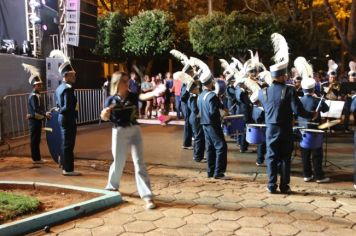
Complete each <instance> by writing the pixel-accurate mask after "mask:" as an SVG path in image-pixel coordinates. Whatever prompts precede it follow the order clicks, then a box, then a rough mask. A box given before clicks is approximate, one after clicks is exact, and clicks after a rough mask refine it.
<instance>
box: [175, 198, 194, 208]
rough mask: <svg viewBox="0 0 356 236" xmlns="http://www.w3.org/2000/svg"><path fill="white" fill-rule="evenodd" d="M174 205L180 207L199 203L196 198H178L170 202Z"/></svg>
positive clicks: (188, 206)
mask: <svg viewBox="0 0 356 236" xmlns="http://www.w3.org/2000/svg"><path fill="white" fill-rule="evenodd" d="M170 204H171V205H173V206H174V207H176V206H179V207H178V208H190V207H193V206H195V205H197V204H196V203H195V202H194V200H189V199H176V200H174V201H173V202H170Z"/></svg>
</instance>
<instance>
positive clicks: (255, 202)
mask: <svg viewBox="0 0 356 236" xmlns="http://www.w3.org/2000/svg"><path fill="white" fill-rule="evenodd" d="M240 204H241V205H242V206H243V207H246V208H251V207H252V208H254V207H256V208H258V207H264V206H266V205H267V203H265V202H264V201H261V200H246V199H245V200H243V201H242V202H240Z"/></svg>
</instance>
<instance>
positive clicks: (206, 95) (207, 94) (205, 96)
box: [203, 91, 216, 101]
mask: <svg viewBox="0 0 356 236" xmlns="http://www.w3.org/2000/svg"><path fill="white" fill-rule="evenodd" d="M212 93H213V94H214V95H216V94H215V93H214V92H213V91H209V92H207V93H206V94H205V95H204V97H203V100H204V101H205V100H206V98H207V97H208V96H209V94H212Z"/></svg>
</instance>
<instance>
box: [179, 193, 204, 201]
mask: <svg viewBox="0 0 356 236" xmlns="http://www.w3.org/2000/svg"><path fill="white" fill-rule="evenodd" d="M174 197H175V198H176V199H188V200H194V199H197V198H199V195H198V194H196V193H184V192H181V193H177V194H175V195H174Z"/></svg>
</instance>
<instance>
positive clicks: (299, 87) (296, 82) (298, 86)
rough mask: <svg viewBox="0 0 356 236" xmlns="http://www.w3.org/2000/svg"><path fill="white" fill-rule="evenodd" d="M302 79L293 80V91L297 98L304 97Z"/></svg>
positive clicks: (298, 77)
mask: <svg viewBox="0 0 356 236" xmlns="http://www.w3.org/2000/svg"><path fill="white" fill-rule="evenodd" d="M301 83H302V77H300V76H297V77H295V78H294V79H293V84H294V87H295V91H296V92H297V96H298V97H303V96H304V92H303V88H302V84H301Z"/></svg>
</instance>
